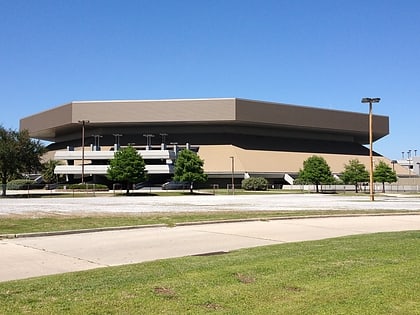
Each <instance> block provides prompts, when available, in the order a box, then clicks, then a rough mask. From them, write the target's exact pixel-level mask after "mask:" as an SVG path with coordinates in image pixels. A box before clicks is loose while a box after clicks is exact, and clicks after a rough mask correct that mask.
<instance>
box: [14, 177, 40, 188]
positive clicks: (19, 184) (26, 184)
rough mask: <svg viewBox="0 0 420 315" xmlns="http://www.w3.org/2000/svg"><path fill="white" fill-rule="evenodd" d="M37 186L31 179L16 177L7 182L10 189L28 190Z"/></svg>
mask: <svg viewBox="0 0 420 315" xmlns="http://www.w3.org/2000/svg"><path fill="white" fill-rule="evenodd" d="M35 188H37V185H36V183H35V182H34V181H33V180H31V179H14V180H11V181H10V182H8V183H7V189H9V190H26V189H35Z"/></svg>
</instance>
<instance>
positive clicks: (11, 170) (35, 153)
mask: <svg viewBox="0 0 420 315" xmlns="http://www.w3.org/2000/svg"><path fill="white" fill-rule="evenodd" d="M44 152H45V147H44V146H43V145H42V144H41V143H40V142H39V141H35V140H32V139H31V138H30V137H29V132H28V131H27V130H23V131H14V130H10V129H9V130H7V129H5V128H3V127H2V126H0V179H1V184H2V196H6V185H7V182H8V181H9V180H12V179H14V178H16V177H18V176H19V175H20V174H23V173H33V172H37V171H38V170H40V169H41V162H40V159H41V156H42V154H44Z"/></svg>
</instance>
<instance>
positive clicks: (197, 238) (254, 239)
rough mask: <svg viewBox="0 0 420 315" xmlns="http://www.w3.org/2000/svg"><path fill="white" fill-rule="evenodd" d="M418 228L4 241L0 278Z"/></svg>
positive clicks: (373, 224) (313, 225)
mask: <svg viewBox="0 0 420 315" xmlns="http://www.w3.org/2000/svg"><path fill="white" fill-rule="evenodd" d="M404 230H420V215H395V216H362V217H339V218H322V219H321V218H311V219H309V218H308V219H291V220H273V221H256V222H243V223H219V224H204V225H188V226H177V227H173V228H168V227H155V228H142V229H135V230H124V231H108V232H96V233H84V234H73V235H58V236H48V237H31V238H16V239H3V240H0V253H1V254H0V265H1V268H0V281H8V280H14V279H24V278H29V277H36V276H42V275H50V274H58V273H65V272H71V271H79V270H87V269H93V268H99V267H107V266H116V265H123V264H132V263H137V262H143V261H150V260H156V259H164V258H171V257H180V256H188V255H197V254H204V253H211V252H219V251H232V250H235V249H239V248H249V247H255V246H263V245H271V244H281V243H288V242H299V241H306V240H319V239H325V238H331V237H339V236H345V235H354V234H365V233H375V232H385V231H404Z"/></svg>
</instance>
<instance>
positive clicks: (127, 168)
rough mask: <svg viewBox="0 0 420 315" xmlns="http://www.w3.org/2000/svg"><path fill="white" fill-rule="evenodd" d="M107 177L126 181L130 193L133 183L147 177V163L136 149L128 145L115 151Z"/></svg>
mask: <svg viewBox="0 0 420 315" xmlns="http://www.w3.org/2000/svg"><path fill="white" fill-rule="evenodd" d="M107 178H108V179H110V180H114V181H121V182H125V183H126V184H127V195H128V194H129V193H130V186H131V185H132V184H134V183H137V182H142V181H144V180H146V179H147V171H146V164H145V163H144V160H143V158H142V157H141V156H140V155H139V154H138V153H137V151H136V149H134V148H133V147H132V146H128V147H126V148H123V149H121V150H119V151H117V152H115V155H114V158H113V159H112V160H111V161H110V164H109V168H108V170H107Z"/></svg>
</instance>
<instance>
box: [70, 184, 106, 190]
mask: <svg viewBox="0 0 420 315" xmlns="http://www.w3.org/2000/svg"><path fill="white" fill-rule="evenodd" d="M68 189H75V190H88V189H95V190H108V186H106V185H103V184H72V185H69V186H68Z"/></svg>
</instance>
